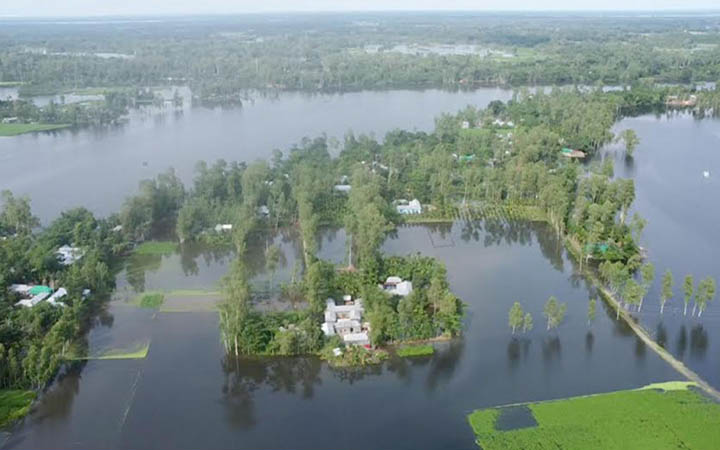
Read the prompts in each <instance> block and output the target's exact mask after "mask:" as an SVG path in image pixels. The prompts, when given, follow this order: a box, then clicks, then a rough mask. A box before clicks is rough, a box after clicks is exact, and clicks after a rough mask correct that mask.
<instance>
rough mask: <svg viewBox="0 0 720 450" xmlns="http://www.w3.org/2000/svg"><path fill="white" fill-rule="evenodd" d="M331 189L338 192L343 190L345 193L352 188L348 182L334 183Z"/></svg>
mask: <svg viewBox="0 0 720 450" xmlns="http://www.w3.org/2000/svg"><path fill="white" fill-rule="evenodd" d="M333 189H335V190H336V191H338V192H344V193H346V194H347V193H348V192H350V190H351V189H352V186H350V185H349V184H336V185H335V187H334V188H333Z"/></svg>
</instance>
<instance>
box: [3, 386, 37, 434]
mask: <svg viewBox="0 0 720 450" xmlns="http://www.w3.org/2000/svg"><path fill="white" fill-rule="evenodd" d="M35 397H36V395H35V393H34V392H33V391H23V390H7V391H6V390H0V428H4V427H6V426H8V425H10V424H12V423H13V422H15V421H16V420H18V419H22V418H23V417H25V415H26V414H27V413H28V412H30V405H31V404H32V402H33V400H35Z"/></svg>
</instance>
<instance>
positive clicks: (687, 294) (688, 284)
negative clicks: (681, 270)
mask: <svg viewBox="0 0 720 450" xmlns="http://www.w3.org/2000/svg"><path fill="white" fill-rule="evenodd" d="M693 286H694V281H693V277H692V275H686V276H685V280H684V281H683V294H684V297H683V301H684V302H685V307H684V308H683V316H687V307H688V304H689V303H690V300H692V296H693Z"/></svg>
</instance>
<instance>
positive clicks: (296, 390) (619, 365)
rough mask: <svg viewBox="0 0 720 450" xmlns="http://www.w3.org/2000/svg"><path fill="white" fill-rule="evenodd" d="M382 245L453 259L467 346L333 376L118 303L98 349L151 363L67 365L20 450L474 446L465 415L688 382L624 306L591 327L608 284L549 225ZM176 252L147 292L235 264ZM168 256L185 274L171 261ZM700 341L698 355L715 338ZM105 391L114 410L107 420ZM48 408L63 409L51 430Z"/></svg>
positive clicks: (451, 227)
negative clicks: (516, 312)
mask: <svg viewBox="0 0 720 450" xmlns="http://www.w3.org/2000/svg"><path fill="white" fill-rule="evenodd" d="M283 239H287V241H283ZM259 242H260V244H259V246H260V247H261V248H262V247H264V246H265V245H266V244H267V245H270V243H275V244H276V245H281V246H283V245H284V246H285V247H284V249H285V250H284V252H285V254H286V257H287V260H288V266H291V265H292V261H293V258H294V254H295V249H296V247H295V244H294V243H293V237H292V236H286V237H282V236H275V237H272V240H269V241H267V242H266V241H263V240H259ZM320 242H321V245H322V251H321V252H322V253H323V254H330V255H334V256H335V257H337V258H338V260H339V262H342V261H343V255H344V254H345V234H344V232H343V231H342V230H325V231H324V232H323V235H322V236H321V239H320ZM383 251H384V252H386V253H388V254H401V255H404V254H408V253H415V252H420V253H423V254H426V255H431V256H434V257H437V258H439V259H441V260H442V261H444V263H445V264H446V266H447V269H448V279H449V282H450V286H451V289H452V290H453V291H454V292H455V293H456V294H457V295H458V296H459V297H460V298H461V299H463V301H464V302H465V303H466V305H467V306H466V308H467V316H466V318H465V324H464V335H463V337H462V338H461V339H456V340H452V341H449V342H440V343H436V344H435V345H436V350H437V351H436V353H435V354H434V355H432V356H430V357H422V358H417V359H415V358H413V359H402V358H395V357H391V358H390V359H389V360H388V361H386V362H385V363H383V364H381V365H377V366H371V367H365V368H358V369H333V368H330V367H328V366H327V365H326V364H325V363H323V362H321V361H320V360H318V359H317V358H316V357H278V358H232V357H229V358H228V357H226V356H225V354H224V351H223V349H222V345H221V343H220V340H219V336H218V329H217V325H218V323H217V316H216V315H215V314H212V313H160V314H147V315H143V314H146V312H145V311H142V312H139V313H138V312H135V311H137V310H136V309H133V308H129V307H125V309H123V308H120V307H119V306H113V309H112V311H111V312H112V314H113V315H114V316H115V320H114V323H113V326H112V328H109V329H107V328H102V327H96V329H94V330H93V332H92V333H91V335H90V341H91V345H92V343H93V341H103V342H119V341H122V340H123V339H128V337H129V336H135V337H136V336H139V335H140V336H141V335H143V333H145V334H148V335H149V336H150V337H151V339H152V343H151V347H150V352H149V355H148V358H147V359H146V360H143V361H140V362H138V363H136V364H135V365H131V366H124V365H122V364H121V365H116V366H114V365H112V362H109V361H92V362H90V363H89V364H88V365H87V366H86V367H85V368H84V369H83V370H82V371H78V372H77V373H70V374H68V375H67V377H66V379H67V380H68V381H64V380H63V381H62V382H60V383H58V384H56V385H55V388H56V389H58V390H61V391H63V395H65V396H67V397H66V398H64V399H63V400H62V402H63V404H64V405H66V406H65V407H66V410H65V411H59V410H57V409H54V408H56V407H55V406H52V405H50V404H47V402H46V401H42V402H41V403H40V404H39V406H38V409H37V411H36V412H34V413H33V414H32V415H31V419H30V420H29V421H26V423H25V424H24V425H23V426H22V427H21V428H20V429H19V430H18V431H17V432H16V434H15V435H14V439H16V440H15V441H12V442H11V443H9V444H6V447H8V448H38V449H42V448H56V447H58V446H61V447H63V448H88V447H93V448H148V449H156V448H157V449H165V448H188V449H192V448H228V447H233V448H252V449H258V448H317V449H336V448H344V449H365V448H387V446H388V443H389V442H391V443H392V447H393V448H400V449H417V448H450V449H467V448H473V446H474V442H473V436H472V433H471V432H469V430H468V428H467V422H466V420H465V415H466V414H467V413H468V412H469V411H471V410H473V409H475V408H482V407H488V406H494V405H501V404H508V403H516V402H523V401H536V400H548V399H553V398H561V397H566V396H571V395H583V394H590V393H596V392H606V391H613V390H618V389H626V388H634V387H638V386H641V385H644V384H648V383H650V382H656V381H666V380H668V379H676V378H677V374H676V373H675V372H674V371H673V370H672V369H671V368H670V367H669V366H668V365H667V364H666V363H665V362H663V361H662V360H661V359H660V358H658V357H657V356H656V355H655V353H653V352H647V351H645V350H644V349H639V348H638V347H637V344H636V339H635V336H634V335H633V334H632V332H629V331H628V327H627V326H626V325H624V324H623V322H622V321H616V320H615V313H614V312H613V311H611V310H609V309H607V308H604V309H602V310H600V309H599V310H598V315H597V318H596V320H595V322H594V323H593V324H592V331H591V330H590V328H589V326H588V324H587V320H586V312H587V301H588V298H590V296H591V295H594V294H595V293H594V292H593V290H592V289H590V288H589V287H588V285H587V283H585V282H583V280H582V279H581V278H578V277H577V276H576V274H575V272H576V271H575V269H574V267H573V264H572V263H571V261H570V260H569V259H568V258H567V256H566V255H565V253H564V251H563V249H562V246H561V245H559V242H558V238H557V235H555V233H553V232H552V231H551V230H550V229H549V227H547V226H545V225H543V224H533V223H525V224H513V223H505V222H501V221H488V222H485V223H456V224H439V225H433V226H407V227H401V228H399V229H398V230H396V232H395V233H394V234H393V235H392V236H390V237H389V238H388V239H387V241H386V242H385V244H384V246H383ZM262 254H263V252H261V251H260V252H258V253H254V255H255V256H254V258H255V257H256V258H258V260H260V259H262ZM194 255H196V256H194ZM174 256H175V259H172V258H171V257H163V259H162V260H161V264H160V268H159V269H154V271H152V270H147V271H145V274H144V285H143V286H142V287H143V288H145V289H150V288H154V287H155V286H158V285H160V282H159V280H161V279H163V280H166V281H165V282H166V283H167V280H176V279H185V278H190V279H194V280H196V281H197V280H198V279H200V280H203V281H204V280H205V278H203V277H204V276H205V275H203V274H206V273H208V272H212V271H211V270H209V269H208V268H207V267H206V265H207V264H208V262H210V264H211V265H212V264H217V265H222V264H223V263H222V261H225V259H224V258H226V256H223V255H222V254H207V253H203V252H198V253H194V254H193V253H190V256H188V257H187V258H188V259H190V260H196V261H197V267H198V269H197V271H195V270H190V271H187V272H186V271H185V269H184V267H187V264H185V265H184V266H183V264H182V263H181V261H182V257H181V256H180V255H174ZM228 259H229V257H228ZM169 261H174V262H173V264H172V266H171V267H173V269H172V270H170V269H169V268H166V264H167V263H168V262H169ZM218 261H220V262H218ZM253 264H255V266H256V267H257V268H261V267H262V266H263V265H264V263H262V262H261V261H258V262H253ZM168 267H170V266H168ZM166 271H167V272H168V273H165V272H166ZM218 272H220V270H218ZM158 274H162V275H163V278H161V277H160V276H159V275H158ZM187 274H189V275H187ZM208 279H209V277H208ZM216 281H217V280H215V282H216ZM194 284H198V283H197V282H196V283H194ZM138 287H140V286H139V285H138ZM550 295H554V296H556V297H558V298H559V299H560V300H561V301H563V302H567V304H568V309H567V316H566V320H565V322H563V324H561V325H560V327H559V328H558V329H557V330H553V331H550V332H548V331H546V330H545V327H544V326H543V325H544V324H543V323H542V322H543V320H542V308H543V304H544V303H545V301H546V300H547V298H548V297H549V296H550ZM515 301H519V302H521V303H522V305H523V309H524V310H525V311H527V312H530V313H531V314H532V315H533V316H534V319H535V322H536V324H537V326H536V328H535V329H534V330H532V331H530V332H529V333H527V334H524V335H518V336H512V335H511V333H510V330H509V328H508V326H507V313H508V309H509V308H510V306H511V305H512V304H513V302H515ZM601 304H602V303H601ZM113 305H116V303H113ZM601 311H604V312H605V313H604V314H602V313H601ZM93 333H96V334H93ZM696 334H697V337H696V338H695V342H697V343H698V346H697V348H698V349H700V348H702V342H703V338H702V331H698V332H696ZM639 352H640V353H639ZM633 361H636V362H637V361H641V363H639V364H633V363H632V362H633ZM116 368H117V369H118V370H116ZM70 379H73V380H74V384H72V383H70V382H69V381H70ZM106 389H107V390H109V391H112V392H105V390H106ZM90 396H91V397H92V401H91V397H90ZM106 398H107V399H108V401H107V402H105V401H104V400H105V399H106ZM97 399H103V403H104V404H103V407H104V408H105V409H106V410H107V414H105V415H104V416H102V417H98V415H97V413H96V409H97ZM38 417H48V418H51V420H52V426H50V425H49V424H50V422H48V421H47V420H46V421H37V420H36V419H37V418H38ZM358 418H361V419H362V420H359V419H358ZM118 424H122V425H121V426H118ZM89 429H91V430H97V431H98V433H97V434H96V433H95V431H88V430H89ZM328 430H331V431H330V432H329V431H328ZM408 430H412V432H409V431H408Z"/></svg>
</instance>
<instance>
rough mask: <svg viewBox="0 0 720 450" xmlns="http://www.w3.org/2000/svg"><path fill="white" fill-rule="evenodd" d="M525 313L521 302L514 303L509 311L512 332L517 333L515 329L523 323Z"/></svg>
mask: <svg viewBox="0 0 720 450" xmlns="http://www.w3.org/2000/svg"><path fill="white" fill-rule="evenodd" d="M523 320H524V314H523V309H522V306H521V305H520V303H519V302H515V303H513V305H512V306H511V307H510V312H509V313H508V325H509V326H510V328H511V329H512V334H515V330H517V329H518V328H519V327H521V326H522V325H523Z"/></svg>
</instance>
